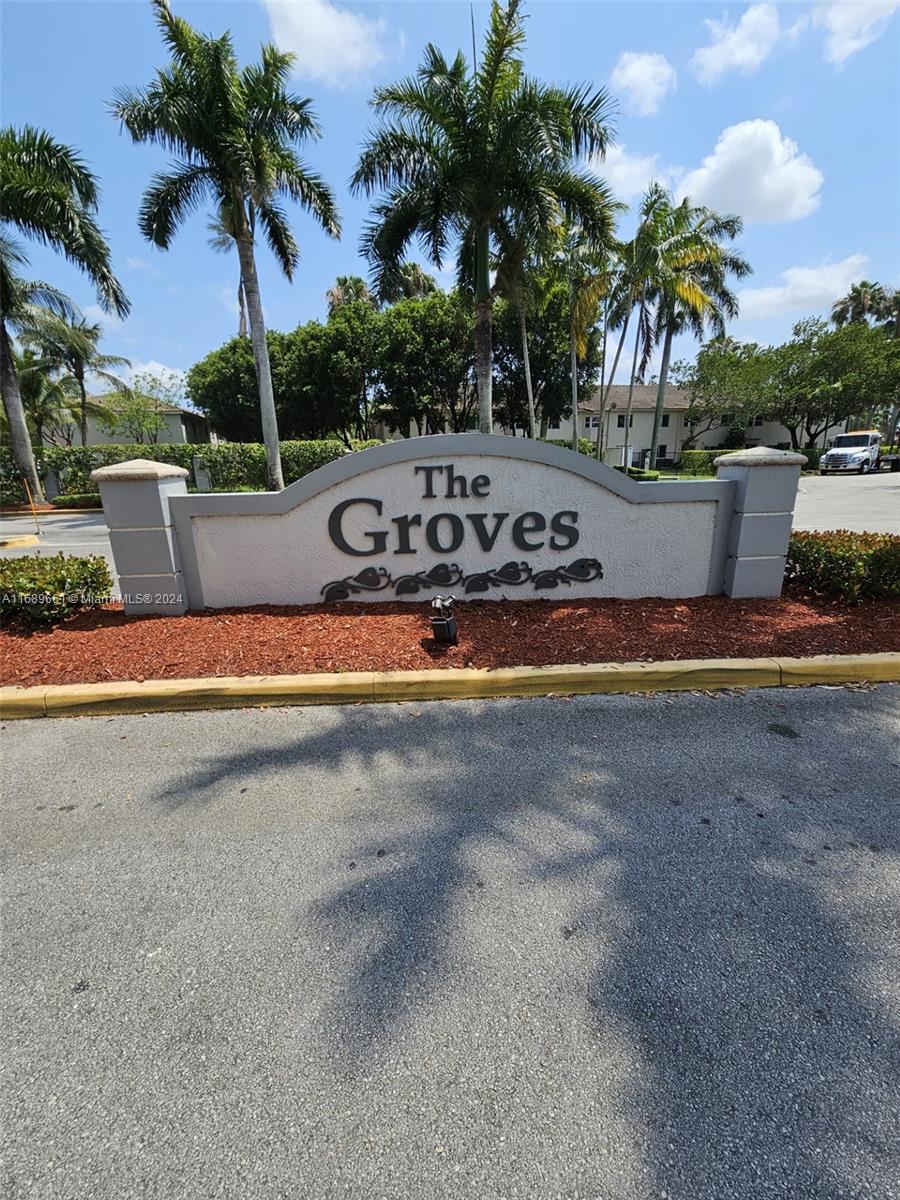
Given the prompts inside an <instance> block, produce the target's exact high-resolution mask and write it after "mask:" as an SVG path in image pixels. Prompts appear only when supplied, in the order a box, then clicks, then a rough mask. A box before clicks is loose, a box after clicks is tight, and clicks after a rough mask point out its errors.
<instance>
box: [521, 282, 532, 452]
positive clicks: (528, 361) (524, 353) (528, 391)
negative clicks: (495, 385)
mask: <svg viewBox="0 0 900 1200" xmlns="http://www.w3.org/2000/svg"><path fill="white" fill-rule="evenodd" d="M519 330H520V332H521V334H522V361H523V362H524V364H525V395H526V396H527V397H528V436H529V437H530V438H531V439H532V440H534V391H533V390H532V387H531V358H530V357H529V354H528V327H527V325H526V324H525V309H524V308H523V307H522V305H521V304H520V305H519Z"/></svg>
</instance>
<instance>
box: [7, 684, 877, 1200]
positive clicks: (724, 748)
mask: <svg viewBox="0 0 900 1200" xmlns="http://www.w3.org/2000/svg"><path fill="white" fill-rule="evenodd" d="M4 739H5V742H4V750H5V754H4V759H5V761H4V766H5V780H6V786H5V788H4V795H3V800H2V813H3V825H4V838H3V842H4V846H5V851H4V859H5V861H4V871H3V877H4V881H5V883H4V891H5V895H4V900H5V905H4V908H5V937H4V940H3V953H4V955H5V965H4V968H3V971H2V975H0V1000H2V1010H3V1020H2V1023H0V1031H2V1037H3V1040H4V1043H5V1045H4V1047H3V1053H2V1057H0V1061H2V1064H3V1070H4V1080H3V1086H2V1088H0V1103H2V1105H3V1108H4V1121H3V1127H4V1131H5V1135H6V1136H5V1142H6V1152H5V1168H4V1169H5V1172H6V1185H7V1186H6V1194H7V1195H8V1196H10V1197H14V1198H15V1200H85V1197H90V1198H91V1200H137V1198H138V1197H140V1198H141V1200H155V1198H160V1200H161V1198H165V1200H196V1198H198V1197H201V1196H202V1197H227V1198H233V1200H262V1198H265V1200H270V1198H271V1200H275V1198H290V1200H294V1198H296V1200H333V1198H335V1197H338V1196H357V1197H364V1198H366V1200H369V1198H373V1200H375V1198H379V1200H382V1198H383V1200H400V1198H402V1200H408V1198H409V1197H423V1198H427V1200H431V1198H438V1197H440V1198H444V1197H446V1198H452V1200H456V1198H457V1197H458V1198H460V1200H462V1198H465V1200H470V1198H476V1200H495V1198H500V1197H504V1198H512V1197H518V1198H519V1200H555V1198H564V1200H578V1198H582V1200H597V1198H600V1197H602V1198H603V1200H649V1198H651V1197H653V1198H660V1197H667V1198H668V1200H730V1198H738V1200H769V1198H771V1200H787V1198H788V1197H790V1200H862V1198H863V1197H866V1198H867V1200H897V1198H898V1197H900V1136H898V1135H900V1098H898V1090H897V1081H898V1079H900V993H898V979H900V932H898V931H900V840H898V823H897V806H898V801H900V796H898V787H897V780H898V777H900V776H898V769H900V694H898V689H897V688H896V687H891V686H888V685H886V686H882V687H879V688H877V689H871V690H860V689H856V690H849V689H842V688H817V689H809V690H780V689H775V690H770V691H761V692H749V693H745V694H723V695H720V696H718V697H714V696H710V695H689V694H685V695H678V696H656V697H654V698H642V697H639V696H608V697H581V698H576V699H574V700H570V701H566V700H562V699H557V700H553V699H541V700H506V701H496V702H458V703H443V704H439V703H434V704H430V705H428V704H408V705H375V706H360V707H346V708H320V709H316V708H306V709H303V708H300V709H280V710H273V709H270V710H247V711H230V712H215V713H187V714H180V715H178V716H177V717H172V716H169V715H157V716H146V717H117V718H108V719H105V718H94V719H84V720H73V719H69V720H55V721H54V720H38V721H29V722H24V721H23V722H14V723H11V724H9V725H8V726H7V727H6V730H5V732H4Z"/></svg>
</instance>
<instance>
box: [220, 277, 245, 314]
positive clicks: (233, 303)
mask: <svg viewBox="0 0 900 1200" xmlns="http://www.w3.org/2000/svg"><path fill="white" fill-rule="evenodd" d="M216 296H217V297H218V300H219V303H220V304H222V305H223V307H225V308H227V309H228V311H229V312H230V313H231V315H232V316H233V317H239V316H240V315H241V306H240V304H238V298H237V288H236V287H232V285H231V284H230V283H223V284H222V285H221V286H220V287H219V288H218V289H217V290H216Z"/></svg>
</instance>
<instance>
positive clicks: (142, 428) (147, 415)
mask: <svg viewBox="0 0 900 1200" xmlns="http://www.w3.org/2000/svg"><path fill="white" fill-rule="evenodd" d="M107 403H108V404H109V405H110V407H108V408H107V409H106V410H105V411H104V413H103V415H102V416H101V417H100V419H99V420H100V425H101V427H102V428H103V429H104V430H105V431H106V432H107V433H109V434H111V435H112V436H114V437H117V436H119V435H120V434H123V435H125V436H126V437H127V438H128V440H129V441H131V442H135V443H138V444H140V443H141V442H143V441H144V440H145V439H146V440H147V441H148V442H150V443H153V442H156V441H158V440H159V431H160V430H161V429H162V428H163V426H164V425H165V423H166V419H165V417H164V416H163V414H162V413H161V412H160V411H159V409H158V408H157V406H156V405H155V404H154V403H153V401H152V400H151V399H150V398H149V396H144V395H142V394H141V393H140V392H131V393H130V394H129V395H122V396H121V397H118V398H116V400H115V401H114V402H113V401H112V397H109V398H108V399H107Z"/></svg>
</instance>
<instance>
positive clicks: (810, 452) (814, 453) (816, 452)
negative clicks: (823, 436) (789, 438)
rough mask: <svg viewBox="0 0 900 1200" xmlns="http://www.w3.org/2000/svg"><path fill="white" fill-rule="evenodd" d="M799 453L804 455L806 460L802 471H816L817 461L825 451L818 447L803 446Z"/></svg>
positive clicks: (817, 467)
mask: <svg viewBox="0 0 900 1200" xmlns="http://www.w3.org/2000/svg"><path fill="white" fill-rule="evenodd" d="M800 453H801V454H805V455H806V458H807V463H806V466H805V467H804V468H803V470H804V471H818V469H819V459H820V458H821V457H822V455H823V454H824V453H825V451H824V450H823V449H821V447H819V446H804V447H803V449H802V450H801V451H800Z"/></svg>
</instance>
